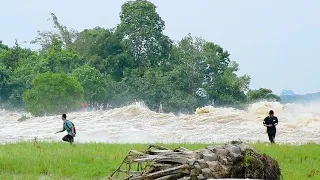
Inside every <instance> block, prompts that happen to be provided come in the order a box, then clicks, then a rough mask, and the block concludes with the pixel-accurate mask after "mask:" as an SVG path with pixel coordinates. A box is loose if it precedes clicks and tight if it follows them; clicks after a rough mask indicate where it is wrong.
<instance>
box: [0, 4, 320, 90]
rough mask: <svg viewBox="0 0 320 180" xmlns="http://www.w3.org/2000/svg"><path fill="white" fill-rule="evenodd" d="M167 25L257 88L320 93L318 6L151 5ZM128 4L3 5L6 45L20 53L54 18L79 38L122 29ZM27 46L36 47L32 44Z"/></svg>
mask: <svg viewBox="0 0 320 180" xmlns="http://www.w3.org/2000/svg"><path fill="white" fill-rule="evenodd" d="M150 1H151V2H153V3H154V4H155V5H156V6H157V12H158V13H159V14H160V16H161V17H162V19H163V20H164V21H165V25H166V29H165V31H164V33H165V34H166V35H168V36H169V37H170V38H171V39H172V40H174V41H178V40H181V39H182V38H183V37H185V36H186V35H187V34H188V33H191V35H192V36H198V37H202V38H204V39H205V40H207V41H211V42H214V43H216V44H218V45H220V46H222V47H223V48H224V49H225V50H227V51H228V52H229V53H230V54H231V56H230V58H231V60H233V61H236V62H237V63H239V65H240V70H239V75H243V74H247V75H249V76H250V77H251V83H250V88H251V89H258V88H260V87H264V88H270V89H271V90H273V91H274V92H275V93H277V94H280V93H281V91H282V90H285V89H290V90H293V91H294V92H295V93H296V94H306V93H313V92H319V91H320V83H318V82H317V79H318V75H319V67H320V54H319V53H318V51H317V49H318V48H319V47H318V45H319V44H320V34H319V33H320V21H319V20H318V17H320V11H319V9H320V1H319V0H308V1H302V0H296V1H292V0H281V1H279V0H261V1H257V0H241V1H240V0H219V1H218V0H198V1H196V0H150ZM125 2H126V1H125V0H112V1H111V0H109V1H106V0H90V1H85V0H68V1H65V0H51V1H48V0H28V1H21V0H10V1H3V2H1V5H0V8H1V10H0V17H1V27H0V40H2V41H3V43H4V44H7V45H9V46H13V45H14V42H15V39H17V40H18V42H19V43H23V42H24V41H31V40H32V39H33V38H34V37H36V35H37V31H38V30H51V29H52V23H51V22H50V21H48V18H50V14H51V13H54V14H55V15H56V16H57V17H58V19H59V21H60V23H62V24H63V25H65V26H67V27H68V28H73V29H76V30H78V31H81V30H83V29H90V28H94V27H97V26H100V27H104V28H113V27H115V26H116V25H117V24H119V23H120V18H119V13H120V11H121V5H122V4H123V3H125ZM22 46H24V47H31V48H33V47H34V46H31V45H29V44H28V43H25V44H22Z"/></svg>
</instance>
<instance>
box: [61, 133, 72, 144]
mask: <svg viewBox="0 0 320 180" xmlns="http://www.w3.org/2000/svg"><path fill="white" fill-rule="evenodd" d="M62 140H63V141H66V142H69V143H73V137H72V136H71V135H70V134H67V135H65V136H64V137H63V138H62Z"/></svg>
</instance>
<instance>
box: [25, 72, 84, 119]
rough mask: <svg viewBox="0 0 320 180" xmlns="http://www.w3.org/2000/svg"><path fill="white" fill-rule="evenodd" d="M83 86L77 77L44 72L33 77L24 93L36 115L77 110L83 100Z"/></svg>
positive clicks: (32, 111) (29, 107) (26, 102)
mask: <svg viewBox="0 0 320 180" xmlns="http://www.w3.org/2000/svg"><path fill="white" fill-rule="evenodd" d="M83 93H84V92H83V87H82V86H81V84H80V83H79V81H77V79H76V78H75V77H72V76H71V77H69V76H67V75H66V74H63V73H43V74H39V75H38V76H36V77H35V78H34V79H33V87H32V88H31V89H29V90H27V91H25V93H24V97H23V100H24V102H25V104H26V106H27V110H28V111H29V112H31V113H32V114H33V115H35V116H42V115H45V114H46V113H47V114H61V113H63V112H67V111H72V110H76V109H78V108H79V107H80V106H81V103H82V102H83Z"/></svg>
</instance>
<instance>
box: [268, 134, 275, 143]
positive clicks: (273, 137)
mask: <svg viewBox="0 0 320 180" xmlns="http://www.w3.org/2000/svg"><path fill="white" fill-rule="evenodd" d="M274 139H275V133H270V135H269V140H270V142H271V143H272V144H273V143H274Z"/></svg>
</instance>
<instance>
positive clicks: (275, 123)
mask: <svg viewBox="0 0 320 180" xmlns="http://www.w3.org/2000/svg"><path fill="white" fill-rule="evenodd" d="M274 125H275V126H276V125H278V118H277V117H276V118H275V122H274Z"/></svg>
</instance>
